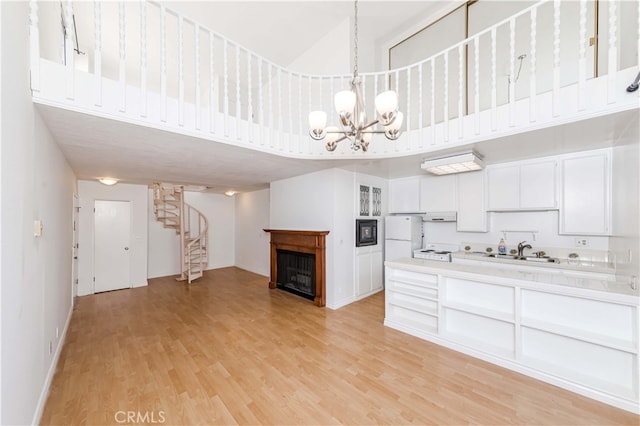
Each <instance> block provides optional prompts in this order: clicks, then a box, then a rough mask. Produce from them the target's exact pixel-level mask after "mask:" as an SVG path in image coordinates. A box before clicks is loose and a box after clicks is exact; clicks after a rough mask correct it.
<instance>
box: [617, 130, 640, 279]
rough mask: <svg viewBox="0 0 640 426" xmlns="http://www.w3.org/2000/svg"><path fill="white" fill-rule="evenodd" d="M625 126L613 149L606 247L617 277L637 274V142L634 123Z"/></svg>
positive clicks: (639, 265) (639, 146)
mask: <svg viewBox="0 0 640 426" xmlns="http://www.w3.org/2000/svg"><path fill="white" fill-rule="evenodd" d="M632 125H633V126H635V129H631V128H629V129H627V131H626V132H623V133H624V136H622V137H621V138H620V140H619V141H617V143H618V145H617V146H616V147H614V149H613V155H612V167H613V185H612V187H613V191H612V192H613V193H612V197H611V199H612V203H613V236H612V237H611V239H610V249H611V252H612V253H613V254H614V255H615V258H616V267H617V271H616V273H617V275H618V277H619V279H620V280H627V279H628V277H629V276H631V275H635V276H636V277H640V259H639V258H640V223H639V221H640V206H639V201H638V200H639V198H640V182H639V180H640V172H639V170H640V141H639V140H638V135H637V133H638V128H637V126H638V123H637V122H636V123H632Z"/></svg>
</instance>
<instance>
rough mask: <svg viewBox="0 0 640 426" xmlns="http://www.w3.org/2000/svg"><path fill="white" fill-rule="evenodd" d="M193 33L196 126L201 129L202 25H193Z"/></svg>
mask: <svg viewBox="0 0 640 426" xmlns="http://www.w3.org/2000/svg"><path fill="white" fill-rule="evenodd" d="M193 35H194V37H195V40H194V41H195V58H194V66H195V68H196V87H195V91H196V107H195V114H196V120H195V127H196V130H200V108H201V99H200V25H199V24H194V25H193Z"/></svg>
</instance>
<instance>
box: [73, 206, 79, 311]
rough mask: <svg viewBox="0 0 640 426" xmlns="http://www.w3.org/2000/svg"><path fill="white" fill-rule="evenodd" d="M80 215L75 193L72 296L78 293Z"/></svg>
mask: <svg viewBox="0 0 640 426" xmlns="http://www.w3.org/2000/svg"><path fill="white" fill-rule="evenodd" d="M79 217H80V200H79V198H78V194H73V246H72V247H71V257H72V261H71V262H72V263H71V289H72V291H71V298H72V299H73V298H74V297H76V296H77V294H78V230H79V229H80V228H79V224H78V219H79Z"/></svg>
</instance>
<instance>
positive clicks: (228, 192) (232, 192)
mask: <svg viewBox="0 0 640 426" xmlns="http://www.w3.org/2000/svg"><path fill="white" fill-rule="evenodd" d="M236 194H237V192H236V191H227V192H225V193H224V195H226V196H227V197H233V196H234V195H236Z"/></svg>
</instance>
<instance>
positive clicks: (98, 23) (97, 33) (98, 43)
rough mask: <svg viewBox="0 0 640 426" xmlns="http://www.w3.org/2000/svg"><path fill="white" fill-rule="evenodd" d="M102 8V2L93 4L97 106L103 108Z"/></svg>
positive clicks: (94, 73)
mask: <svg viewBox="0 0 640 426" xmlns="http://www.w3.org/2000/svg"><path fill="white" fill-rule="evenodd" d="M101 15H102V6H101V3H100V0H95V1H94V2H93V34H94V48H93V82H94V86H95V94H94V96H95V102H94V103H95V105H96V106H102V16H101Z"/></svg>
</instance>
